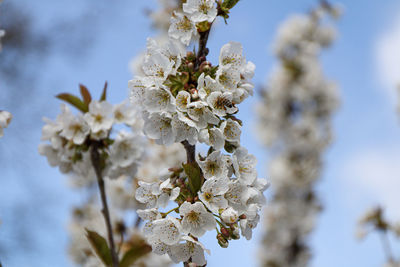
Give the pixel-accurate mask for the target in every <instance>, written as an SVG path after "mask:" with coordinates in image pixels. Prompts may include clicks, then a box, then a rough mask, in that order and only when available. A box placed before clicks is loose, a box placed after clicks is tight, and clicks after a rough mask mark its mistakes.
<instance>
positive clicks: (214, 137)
mask: <svg viewBox="0 0 400 267" xmlns="http://www.w3.org/2000/svg"><path fill="white" fill-rule="evenodd" d="M199 141H200V142H202V143H206V144H207V145H209V146H212V147H213V149H214V150H216V151H219V150H221V149H222V148H223V147H224V144H225V138H224V135H223V133H222V131H221V129H219V128H211V129H203V130H201V131H200V132H199Z"/></svg>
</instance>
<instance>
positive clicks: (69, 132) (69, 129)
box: [60, 114, 90, 145]
mask: <svg viewBox="0 0 400 267" xmlns="http://www.w3.org/2000/svg"><path fill="white" fill-rule="evenodd" d="M89 133H90V128H89V125H88V124H87V122H86V120H85V119H84V117H83V116H82V115H78V116H73V115H72V114H71V115H70V116H69V117H67V118H66V120H65V121H64V122H63V129H62V131H61V133H60V136H62V137H65V138H66V139H68V140H70V141H72V142H73V143H74V144H76V145H81V144H82V143H83V142H84V141H85V140H86V137H87V136H88V135H89Z"/></svg>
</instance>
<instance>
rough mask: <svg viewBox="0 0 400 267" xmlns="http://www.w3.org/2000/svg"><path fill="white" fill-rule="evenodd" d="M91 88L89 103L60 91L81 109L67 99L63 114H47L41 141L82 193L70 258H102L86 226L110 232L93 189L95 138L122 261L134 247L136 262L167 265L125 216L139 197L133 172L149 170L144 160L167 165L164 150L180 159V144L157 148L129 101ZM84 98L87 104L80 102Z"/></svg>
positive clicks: (88, 266) (91, 262) (85, 261)
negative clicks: (99, 96)
mask: <svg viewBox="0 0 400 267" xmlns="http://www.w3.org/2000/svg"><path fill="white" fill-rule="evenodd" d="M82 87H83V86H81V90H82ZM105 89H106V88H105ZM104 92H105V91H104ZM104 92H103V93H104ZM88 94H89V93H88V91H87V92H86V101H85V103H83V102H79V101H77V100H76V99H75V100H74V98H73V96H72V95H70V94H61V95H59V98H61V99H63V100H66V101H67V102H69V103H70V104H72V105H73V106H75V107H78V109H80V110H81V111H82V112H81V113H78V114H74V113H72V111H71V110H70V109H69V108H68V107H67V106H66V105H64V104H63V105H62V106H61V114H60V115H58V116H57V118H56V120H55V121H52V120H50V119H44V120H45V122H46V125H45V126H44V127H43V132H42V134H43V136H42V139H43V140H44V141H48V142H46V143H44V144H41V145H40V146H39V152H40V153H41V154H42V155H45V156H46V157H47V159H48V161H49V163H50V165H51V166H58V167H59V169H60V171H61V172H63V173H66V174H69V176H70V177H71V179H70V180H71V181H72V184H73V185H74V186H75V187H78V188H79V189H80V190H81V191H82V192H81V193H83V194H82V197H83V198H82V199H84V200H83V202H82V203H79V204H76V205H75V207H74V211H73V216H72V220H71V223H70V225H69V233H70V242H69V254H70V256H71V259H72V260H73V261H74V262H75V263H76V264H78V265H79V266H84V267H92V266H93V267H94V266H100V265H101V264H102V263H101V261H100V258H99V255H98V254H97V252H96V250H95V249H94V247H93V244H91V242H90V240H89V239H88V238H87V234H86V231H87V229H90V231H94V232H95V233H96V234H99V235H100V236H107V231H106V227H105V224H104V220H103V218H102V215H101V213H100V210H101V209H102V208H101V207H100V206H99V197H98V192H96V191H97V190H95V189H96V188H95V187H96V183H95V182H96V180H97V179H96V173H95V167H94V166H93V165H94V164H93V159H92V158H91V156H92V155H91V150H90V147H91V146H93V143H96V144H97V146H98V148H99V149H101V159H102V162H101V169H102V175H104V177H108V178H110V179H107V180H106V184H105V191H106V192H107V194H106V195H108V196H109V197H110V200H111V201H110V202H111V216H110V217H111V225H113V228H112V230H113V234H114V239H115V242H116V244H117V245H118V247H119V248H120V250H119V258H120V260H121V262H122V259H123V258H122V255H124V254H129V253H130V252H129V251H130V250H134V249H135V250H138V251H140V253H142V254H143V256H141V257H138V259H137V260H135V265H134V266H169V265H170V263H171V261H170V259H169V257H167V256H159V255H155V254H154V253H149V252H150V251H151V248H150V247H149V245H147V243H146V242H145V241H144V237H143V236H142V234H141V233H140V232H138V230H137V227H132V225H130V224H129V223H128V222H127V221H126V220H125V217H126V215H127V214H128V213H129V212H130V211H132V210H133V209H136V208H137V203H138V202H135V201H134V199H133V198H132V195H134V192H135V189H136V187H137V182H136V180H135V179H134V178H136V175H137V174H143V173H146V174H150V172H149V171H148V170H146V169H148V168H149V167H148V166H146V164H152V163H153V164H157V165H156V166H157V167H158V168H159V169H158V170H161V169H160V168H162V167H164V168H166V166H165V164H166V163H165V164H164V165H163V164H160V162H159V161H162V160H164V158H165V157H166V155H170V157H169V161H167V162H168V163H171V164H175V165H176V164H178V163H177V161H178V159H177V157H178V158H179V160H181V159H183V157H182V156H181V157H179V156H178V154H179V153H176V152H175V150H176V148H173V147H171V148H166V149H160V148H159V147H160V146H157V147H158V149H156V148H153V147H154V145H150V144H148V142H146V140H145V139H144V138H143V136H142V133H141V130H142V125H143V122H142V120H141V119H140V117H138V114H137V110H136V109H135V108H134V107H133V105H131V104H130V103H127V102H126V101H125V102H123V103H121V104H117V105H114V106H113V105H111V104H109V103H108V102H107V101H105V100H102V101H95V100H88V99H90V98H91V97H89V96H88ZM84 95H85V94H84ZM89 95H90V94H89ZM71 99H72V101H71ZM84 99H85V97H84ZM77 103H78V104H77ZM84 104H86V107H87V110H85V108H84V107H82V105H84ZM82 109H83V110H82ZM123 125H125V126H123ZM145 149H146V151H144V150H145ZM149 152H150V153H149ZM175 154H176V155H175ZM179 155H182V153H180V154H179ZM150 159H151V160H150ZM142 161H145V162H146V164H144V166H141V163H142ZM157 167H154V166H153V170H154V169H156V170H157ZM146 177H147V178H149V179H150V180H149V181H153V180H154V178H152V176H151V175H147V176H146ZM116 178H118V179H116ZM152 179H153V180H152ZM146 248H147V249H146ZM136 264H137V265H136Z"/></svg>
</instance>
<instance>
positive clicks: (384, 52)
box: [375, 14, 400, 99]
mask: <svg viewBox="0 0 400 267" xmlns="http://www.w3.org/2000/svg"><path fill="white" fill-rule="evenodd" d="M375 56H376V67H377V73H378V78H379V80H380V82H381V83H382V85H383V87H384V88H385V90H386V91H387V94H388V96H389V97H390V99H397V97H396V87H397V86H398V85H399V84H400V14H399V15H398V16H396V18H394V20H393V23H392V24H391V25H390V26H389V27H388V28H387V30H386V31H385V32H384V33H383V34H382V35H381V36H380V37H379V38H378V39H377V43H376V46H375Z"/></svg>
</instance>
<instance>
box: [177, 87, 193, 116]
mask: <svg viewBox="0 0 400 267" xmlns="http://www.w3.org/2000/svg"><path fill="white" fill-rule="evenodd" d="M189 104H190V94H189V92H186V91H180V92H179V93H178V95H177V96H176V107H177V108H178V109H179V110H180V111H187V108H188V105H189Z"/></svg>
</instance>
